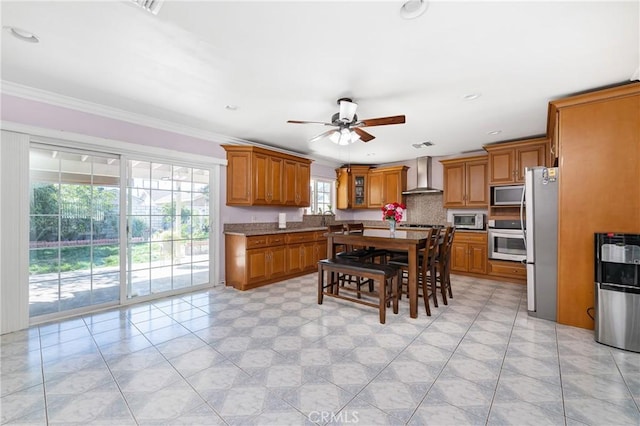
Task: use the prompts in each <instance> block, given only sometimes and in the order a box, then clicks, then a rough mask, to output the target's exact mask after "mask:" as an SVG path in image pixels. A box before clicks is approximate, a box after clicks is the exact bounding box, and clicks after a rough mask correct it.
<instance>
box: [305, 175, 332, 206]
mask: <svg viewBox="0 0 640 426" xmlns="http://www.w3.org/2000/svg"><path fill="white" fill-rule="evenodd" d="M334 187H335V182H334V181H333V180H328V179H311V208H310V213H311V214H323V213H325V212H332V211H333V206H334V205H335V204H334V203H333V192H334V191H333V188H334Z"/></svg>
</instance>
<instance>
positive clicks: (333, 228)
mask: <svg viewBox="0 0 640 426" xmlns="http://www.w3.org/2000/svg"><path fill="white" fill-rule="evenodd" d="M327 231H328V232H343V231H344V226H343V225H342V224H339V225H329V226H327Z"/></svg>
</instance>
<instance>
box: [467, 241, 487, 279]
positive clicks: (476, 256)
mask: <svg viewBox="0 0 640 426" xmlns="http://www.w3.org/2000/svg"><path fill="white" fill-rule="evenodd" d="M469 272H475V273H476V274H486V273H487V245H486V244H469Z"/></svg>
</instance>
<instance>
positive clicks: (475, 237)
mask: <svg viewBox="0 0 640 426" xmlns="http://www.w3.org/2000/svg"><path fill="white" fill-rule="evenodd" d="M453 240H454V241H455V242H456V243H486V242H487V234H486V233H485V232H464V231H456V233H455V235H454V236H453Z"/></svg>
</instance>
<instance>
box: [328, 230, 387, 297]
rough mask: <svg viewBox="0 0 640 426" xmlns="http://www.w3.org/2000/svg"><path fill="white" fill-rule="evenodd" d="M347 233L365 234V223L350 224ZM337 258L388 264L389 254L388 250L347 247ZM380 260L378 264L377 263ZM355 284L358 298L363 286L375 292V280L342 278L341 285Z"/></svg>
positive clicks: (351, 277)
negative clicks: (367, 286) (366, 285)
mask: <svg viewBox="0 0 640 426" xmlns="http://www.w3.org/2000/svg"><path fill="white" fill-rule="evenodd" d="M346 232H347V233H348V234H358V233H359V234H363V233H364V224H363V223H348V224H347V225H346ZM336 257H337V258H338V259H340V260H348V261H352V262H360V263H382V264H383V263H386V257H387V252H386V250H376V249H375V248H369V247H356V246H353V245H347V246H346V249H345V251H343V252H341V253H338V254H337V255H336ZM376 260H378V262H376ZM345 284H354V285H355V286H356V289H357V292H358V298H359V297H360V291H361V290H360V289H361V287H362V286H363V285H365V284H368V285H369V291H370V292H371V291H373V280H372V279H370V278H366V277H362V276H357V275H349V274H344V275H342V276H341V277H340V285H341V286H343V287H344V286H345Z"/></svg>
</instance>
